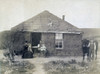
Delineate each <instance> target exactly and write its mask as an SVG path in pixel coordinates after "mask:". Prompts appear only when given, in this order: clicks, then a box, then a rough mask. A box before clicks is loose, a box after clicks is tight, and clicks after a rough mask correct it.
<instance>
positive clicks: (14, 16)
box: [0, 0, 100, 31]
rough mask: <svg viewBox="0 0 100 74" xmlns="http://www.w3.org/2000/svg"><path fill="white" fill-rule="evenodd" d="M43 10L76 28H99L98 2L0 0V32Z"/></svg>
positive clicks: (99, 4) (87, 0) (99, 0)
mask: <svg viewBox="0 0 100 74" xmlns="http://www.w3.org/2000/svg"><path fill="white" fill-rule="evenodd" d="M44 10H48V11H49V12H51V13H53V14H54V15H56V16H58V17H60V18H62V15H65V20H66V21H68V22H69V23H71V24H72V25H75V26H76V27H78V28H100V0H0V31H4V30H9V29H10V28H11V27H14V26H16V25H18V24H19V23H21V22H23V21H25V20H27V19H29V18H31V17H33V16H35V15H37V14H38V13H41V12H42V11H44Z"/></svg>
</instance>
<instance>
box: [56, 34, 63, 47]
mask: <svg viewBox="0 0 100 74" xmlns="http://www.w3.org/2000/svg"><path fill="white" fill-rule="evenodd" d="M59 34H61V35H62V37H61V38H58V39H57V36H59ZM60 42H61V47H60ZM63 42H64V41H63V33H55V49H63V48H64V43H63ZM56 46H58V47H56Z"/></svg>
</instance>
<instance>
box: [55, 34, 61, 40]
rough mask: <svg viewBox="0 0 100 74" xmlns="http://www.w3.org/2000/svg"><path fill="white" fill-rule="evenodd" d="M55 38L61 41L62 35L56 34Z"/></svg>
mask: <svg viewBox="0 0 100 74" xmlns="http://www.w3.org/2000/svg"><path fill="white" fill-rule="evenodd" d="M55 38H56V39H62V38H63V34H62V33H57V34H56V37H55Z"/></svg>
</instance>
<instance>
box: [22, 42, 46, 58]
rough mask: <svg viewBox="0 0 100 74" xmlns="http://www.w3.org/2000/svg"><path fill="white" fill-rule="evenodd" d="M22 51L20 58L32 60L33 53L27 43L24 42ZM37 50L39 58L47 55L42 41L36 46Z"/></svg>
mask: <svg viewBox="0 0 100 74" xmlns="http://www.w3.org/2000/svg"><path fill="white" fill-rule="evenodd" d="M23 48H24V49H23V51H22V58H33V54H34V53H35V52H34V50H32V48H33V47H32V46H31V44H30V43H28V42H27V41H26V42H25V44H24V46H23ZM37 50H38V51H39V52H37V53H39V54H40V55H41V56H46V54H47V48H46V46H45V44H44V43H42V41H40V43H39V44H38V46H37Z"/></svg>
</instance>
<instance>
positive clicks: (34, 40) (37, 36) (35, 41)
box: [32, 33, 41, 46]
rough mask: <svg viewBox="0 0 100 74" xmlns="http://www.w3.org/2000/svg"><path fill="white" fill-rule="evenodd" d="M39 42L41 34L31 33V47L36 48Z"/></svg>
mask: <svg viewBox="0 0 100 74" xmlns="http://www.w3.org/2000/svg"><path fill="white" fill-rule="evenodd" d="M40 40H41V33H32V46H37V45H38V44H39V43H40Z"/></svg>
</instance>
